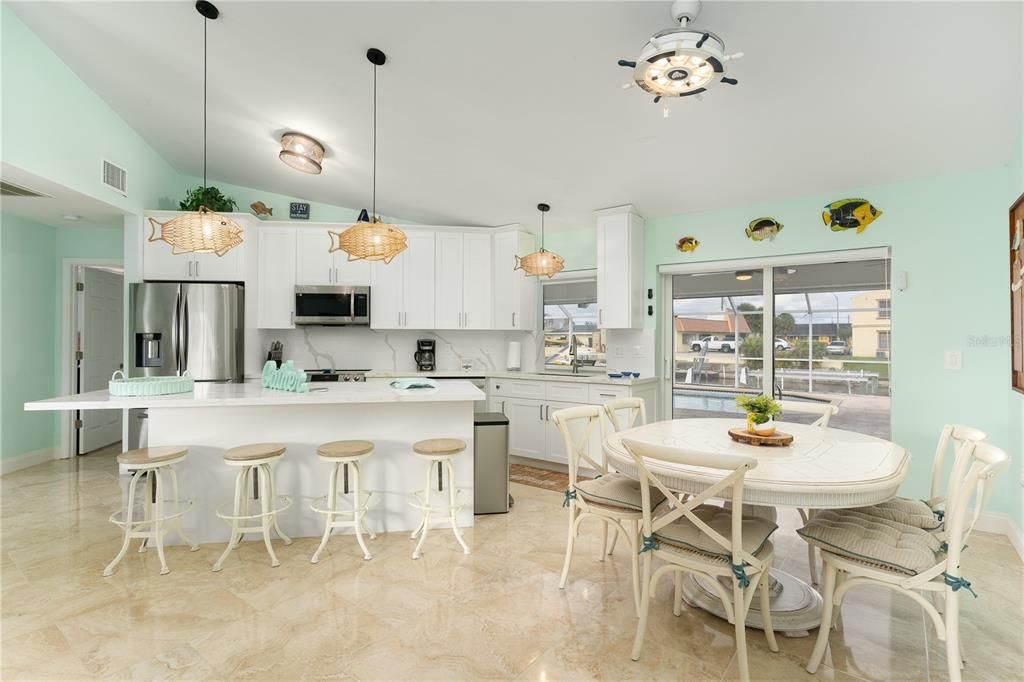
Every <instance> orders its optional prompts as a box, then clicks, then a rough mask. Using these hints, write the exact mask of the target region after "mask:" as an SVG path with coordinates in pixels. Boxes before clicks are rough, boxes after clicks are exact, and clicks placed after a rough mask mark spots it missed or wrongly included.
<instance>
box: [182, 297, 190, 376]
mask: <svg viewBox="0 0 1024 682" xmlns="http://www.w3.org/2000/svg"><path fill="white" fill-rule="evenodd" d="M180 371H181V373H182V374H184V373H185V372H187V371H188V295H187V294H186V295H185V296H183V297H182V303H181V368H180Z"/></svg>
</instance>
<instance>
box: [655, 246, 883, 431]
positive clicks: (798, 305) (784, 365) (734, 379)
mask: <svg viewBox="0 0 1024 682" xmlns="http://www.w3.org/2000/svg"><path fill="white" fill-rule="evenodd" d="M824 258H825V257H824V256H823V259H824ZM694 270H695V269H694V268H687V271H686V272H681V273H678V274H671V275H666V277H667V278H670V282H671V294H672V304H671V320H669V321H668V322H669V324H670V325H671V330H672V332H671V342H670V343H668V344H667V345H669V346H670V350H669V351H668V352H669V353H670V357H669V359H668V362H667V363H666V366H667V367H668V368H671V369H670V373H671V376H670V386H671V404H672V417H673V418H676V419H682V418H688V417H698V416H716V417H725V416H736V415H738V414H739V410H738V409H737V408H736V404H735V399H736V396H737V395H740V394H744V393H747V394H757V393H771V394H773V395H775V396H776V397H777V398H785V399H787V400H802V401H814V402H833V403H836V404H838V405H839V408H840V409H839V414H838V415H837V416H836V417H834V418H833V420H832V424H833V425H834V426H836V427H838V428H844V429H849V430H853V431H860V432H862V433H869V434H872V435H876V436H880V437H888V435H889V429H890V420H889V413H890V400H889V376H890V366H891V357H890V348H891V341H892V313H891V306H890V300H891V299H890V290H889V260H888V258H887V257H879V258H864V259H859V258H851V259H849V260H845V259H843V260H840V259H836V260H834V261H831V262H827V261H824V260H823V261H819V262H813V261H812V262H808V258H807V257H802V258H800V259H799V260H796V261H794V262H792V263H786V262H779V263H772V264H769V265H765V264H763V263H759V264H758V267H740V268H736V267H729V268H728V269H715V268H714V265H713V264H712V265H711V266H710V267H708V269H706V270H699V271H694ZM664 338H666V341H668V337H667V336H666V337H664ZM766 360H767V361H766ZM784 419H786V420H790V421H797V422H808V421H811V420H812V419H813V417H810V416H805V415H803V414H799V413H791V414H787V415H786V416H785V417H784Z"/></svg>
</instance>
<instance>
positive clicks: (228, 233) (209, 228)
mask: <svg viewBox="0 0 1024 682" xmlns="http://www.w3.org/2000/svg"><path fill="white" fill-rule="evenodd" d="M196 11H197V12H199V14H200V16H202V17H203V188H206V187H208V185H207V183H206V28H207V25H208V24H209V23H210V21H214V20H216V19H217V17H219V16H220V10H218V9H217V7H216V6H215V5H214V4H213V3H212V2H206V0H199V1H198V2H196ZM149 222H150V226H151V227H152V232H151V233H150V235H149V241H151V242H154V241H158V240H162V241H165V242H167V243H168V244H170V245H171V247H172V248H171V252H172V253H174V254H175V255H177V254H183V253H215V254H217V255H218V256H223V255H224V254H225V253H227V252H228V251H230V250H231V249H233V248H234V247H236V246H238V245H239V244H241V243H242V226H241V225H239V224H238V223H236V222H235V221H234V220H232V219H231V218H228V217H227V216H222V215H220V214H219V213H214V212H213V211H211V210H210V209H208V208H206V207H205V206H200V207H199V210H198V211H195V212H193V213H186V214H185V215H183V216H178V217H177V218H173V219H171V220H168V221H167V222H166V223H161V222H159V221H157V220H154V219H153V218H150V219H149ZM157 227H159V228H160V235H159V236H157Z"/></svg>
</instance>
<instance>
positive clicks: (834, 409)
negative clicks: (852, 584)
mask: <svg viewBox="0 0 1024 682" xmlns="http://www.w3.org/2000/svg"><path fill="white" fill-rule="evenodd" d="M776 402H778V403H779V405H781V406H782V414H783V416H785V414H786V413H787V412H798V413H801V414H814V415H817V416H818V418H817V419H815V420H814V421H813V422H811V426H817V427H819V428H822V429H827V428H828V423H829V421H830V420H831V419H832V417H834V416H836V415H837V414H839V405H837V404H836V403H822V402H816V401H811V400H777V401H776ZM797 511H798V512H799V513H800V520H801V521H802V522H803V523H805V524H806V523H807V522H808V521H810V519H811V516H812V515H813V512H812V511H811V510H810V509H802V508H800V507H798V508H797ZM807 566H808V568H809V569H810V573H811V584H812V585H817V584H818V555H817V552H816V550H815V549H814V545H807Z"/></svg>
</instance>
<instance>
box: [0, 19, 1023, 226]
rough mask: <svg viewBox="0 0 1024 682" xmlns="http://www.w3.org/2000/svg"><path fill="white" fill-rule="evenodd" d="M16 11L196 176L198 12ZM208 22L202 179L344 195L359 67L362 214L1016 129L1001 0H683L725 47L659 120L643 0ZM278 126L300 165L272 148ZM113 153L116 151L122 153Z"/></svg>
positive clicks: (835, 180)
mask: <svg viewBox="0 0 1024 682" xmlns="http://www.w3.org/2000/svg"><path fill="white" fill-rule="evenodd" d="M10 4H12V5H13V7H14V8H15V11H16V12H17V13H18V14H19V15H20V16H21V17H22V19H23V20H24V21H25V22H26V23H27V24H28V25H29V26H30V27H31V28H32V29H33V30H34V31H35V32H36V33H37V34H38V35H39V36H40V37H41V38H42V39H43V40H44V41H45V42H46V43H47V44H49V45H50V46H51V47H52V48H53V49H54V50H55V51H56V53H57V54H58V55H59V56H60V57H61V58H62V59H63V60H64V61H65V62H67V64H68V65H69V66H70V67H71V68H72V69H74V70H75V71H76V72H77V73H78V74H79V76H80V77H81V78H82V79H83V80H84V81H85V82H86V83H88V84H89V85H90V86H91V87H92V88H94V89H95V90H96V92H97V93H99V95H100V96H101V97H103V98H104V99H105V100H106V101H107V102H109V103H110V105H111V106H112V107H113V108H114V109H115V110H116V111H118V112H119V113H120V114H121V115H122V116H123V117H124V118H125V119H126V120H127V121H128V123H129V124H131V125H132V126H133V127H134V128H135V129H137V130H138V131H139V132H140V133H141V134H142V135H143V136H144V137H145V138H146V139H147V140H149V141H150V143H151V144H152V145H153V146H154V147H155V148H156V149H157V151H158V152H160V153H161V154H162V155H164V157H165V158H167V159H168V161H169V162H170V163H171V164H173V165H174V166H175V167H176V168H178V169H179V170H180V171H182V172H186V173H190V174H194V175H200V174H201V169H202V163H201V148H200V130H201V127H200V126H201V99H200V98H201V87H200V84H201V56H202V55H201V45H202V42H201V41H202V20H201V19H200V17H199V15H198V14H197V13H196V12H195V10H194V9H193V8H192V3H190V2H175V3H171V2H140V3H124V2H38V3H30V2H13V3H10ZM220 8H221V11H222V14H221V19H220V20H219V21H217V22H214V23H212V24H211V25H210V29H209V30H210V76H209V83H210V100H209V102H210V119H209V130H210V137H209V139H210V162H209V167H210V169H209V174H210V177H212V178H217V179H220V180H222V181H225V182H230V183H234V184H239V185H245V186H250V187H254V188H258V189H263V190H266V191H273V192H278V193H281V194H286V195H293V196H298V197H302V198H306V199H310V200H316V201H324V202H329V203H334V204H340V205H343V206H351V207H360V206H364V205H366V204H367V203H368V198H369V197H368V195H369V118H370V116H369V114H370V101H369V94H370V77H371V74H370V68H371V67H370V65H369V63H368V62H367V61H366V59H365V57H364V53H365V51H366V48H367V47H370V46H375V47H379V48H381V49H383V50H384V51H385V52H386V53H387V55H388V63H387V64H386V65H385V66H384V67H382V69H381V71H380V73H379V95H380V110H379V129H380V138H379V141H378V159H379V163H380V170H379V172H378V210H379V212H382V213H385V214H387V215H397V216H402V217H404V218H407V219H410V220H417V221H421V222H433V223H447V224H491V225H498V224H504V223H510V222H523V223H526V224H530V225H532V224H533V223H534V222H536V220H537V217H536V216H537V213H536V210H535V208H534V207H535V205H536V204H537V202H538V201H547V202H549V203H550V204H551V205H552V211H551V213H550V214H549V223H548V224H549V225H551V226H552V227H556V228H557V227H559V226H570V225H575V226H580V225H589V224H592V214H591V211H592V210H593V209H596V208H601V207H605V206H613V205H617V204H623V203H633V204H634V205H636V206H637V208H638V209H639V210H640V211H641V212H642V213H643V214H644V215H646V216H648V217H654V216H661V215H670V214H676V213H683V212H691V211H697V210H705V209H712V208H717V207H722V206H729V205H738V204H743V203H747V202H752V201H758V200H763V199H768V198H772V197H779V196H790V195H797V194H803V193H809V192H818V191H829V190H833V189H835V190H838V189H841V188H845V187H850V186H857V185H862V184H872V183H883V182H888V181H893V180H899V179H904V178H910V177H920V176H926V175H936V174H943V173H948V172H955V171H958V170H962V169H967V168H977V167H984V166H993V165H997V164H1001V163H1005V162H1006V161H1007V160H1008V159H1009V156H1010V149H1011V146H1012V145H1013V144H1014V143H1015V142H1016V141H1017V140H1018V139H1019V135H1020V131H1021V126H1022V123H1021V74H1022V63H1021V62H1022V59H1024V57H1022V50H1021V45H1022V44H1024V42H1022V36H1021V32H1022V21H1021V11H1022V4H1021V3H1019V2H1002V3H999V2H997V3H986V2H905V3H904V2H716V1H712V2H705V4H704V9H703V11H702V12H701V15H700V17H699V18H698V19H697V22H696V25H697V26H700V27H704V28H707V29H709V30H711V31H714V32H715V33H717V34H718V35H720V36H721V37H722V38H723V39H724V40H725V42H726V47H727V50H728V51H729V52H733V51H743V52H744V53H745V54H746V56H745V57H744V58H743V59H742V60H739V61H737V62H736V63H735V64H734V65H733V67H732V70H731V74H730V75H733V76H735V77H736V78H737V79H739V81H740V84H739V85H738V86H735V87H728V86H720V87H718V88H716V89H715V90H713V91H712V92H710V93H708V95H707V96H706V97H705V99H704V101H703V102H694V101H679V102H674V103H673V106H672V113H671V116H670V118H668V119H663V118H662V116H661V109H660V107H659V106H657V105H654V104H652V103H651V101H650V97H649V96H646V95H645V94H643V93H641V92H639V91H638V90H635V89H634V90H629V91H623V90H622V89H621V88H620V86H621V85H622V84H623V83H625V82H626V81H627V80H628V75H629V70H628V69H624V68H621V67H619V66H616V63H615V62H616V60H617V59H620V58H627V59H632V58H635V56H636V55H637V53H638V52H639V50H640V47H641V46H642V45H643V43H644V42H645V41H646V39H647V38H648V37H649V36H650V34H651V33H653V32H655V31H657V30H659V29H662V28H666V27H668V26H670V25H671V24H672V22H671V20H670V17H669V8H670V3H669V2H667V1H659V2H593V3H584V2H567V3H554V2H551V3H548V2H519V3H496V2H477V3H473V2H459V3H442V2H433V3H396V2H373V3H369V2H364V3H342V2H312V3H304V2H288V3H285V2H226V1H223V0H222V2H221V3H220ZM285 129H297V130H300V131H303V132H306V133H308V134H311V135H313V136H315V137H317V138H319V139H321V140H322V141H323V142H324V143H325V145H326V146H327V147H328V149H329V154H330V158H328V159H327V161H326V165H325V169H324V173H323V174H322V175H320V176H307V175H303V174H300V173H297V172H296V171H293V170H291V169H289V168H288V167H286V166H285V165H284V164H282V163H280V162H279V161H278V160H277V159H276V153H277V150H278V148H277V146H276V140H275V137H276V136H277V135H278V134H279V133H280V132H281V131H283V130H285ZM129 171H131V169H129Z"/></svg>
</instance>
